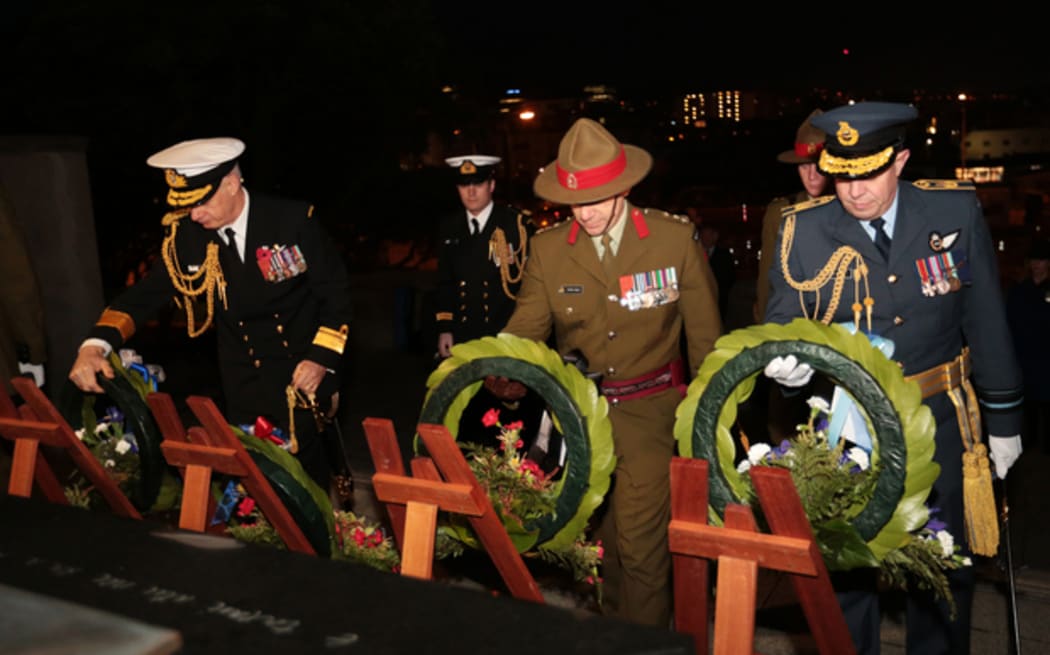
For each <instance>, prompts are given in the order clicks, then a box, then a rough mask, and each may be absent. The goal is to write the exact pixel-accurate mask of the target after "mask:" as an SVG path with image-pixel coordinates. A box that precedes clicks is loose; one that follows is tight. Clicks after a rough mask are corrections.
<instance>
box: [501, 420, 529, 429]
mask: <svg viewBox="0 0 1050 655" xmlns="http://www.w3.org/2000/svg"><path fill="white" fill-rule="evenodd" d="M523 427H525V423H523V422H522V421H514V422H513V423H511V424H510V425H508V426H507V427H505V428H503V429H504V430H520V429H522V428H523Z"/></svg>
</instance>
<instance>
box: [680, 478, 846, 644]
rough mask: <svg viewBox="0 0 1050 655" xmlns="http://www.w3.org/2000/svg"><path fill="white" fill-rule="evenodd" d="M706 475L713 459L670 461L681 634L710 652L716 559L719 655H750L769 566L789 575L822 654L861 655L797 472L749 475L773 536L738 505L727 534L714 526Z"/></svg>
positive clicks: (728, 513) (731, 507) (731, 508)
mask: <svg viewBox="0 0 1050 655" xmlns="http://www.w3.org/2000/svg"><path fill="white" fill-rule="evenodd" d="M707 473H708V462H707V461H706V460H703V459H691V458H682V457H675V458H673V459H672V461H671V524H670V526H669V527H668V545H669V547H670V550H671V557H672V561H673V567H674V589H675V626H676V629H677V630H678V631H679V632H686V633H689V634H692V635H693V639H694V643H695V645H696V652H697V653H698V655H699V654H704V653H707V648H708V618H707V589H708V586H707V585H708V578H707V566H708V564H707V562H706V561H705V560H717V562H718V583H717V587H716V588H717V590H718V591H717V598H716V602H715V625H714V628H715V630H714V652H715V655H730V654H734V655H735V654H741V653H742V654H746V655H751V653H753V652H754V640H755V592H756V586H757V579H758V567H759V566H762V567H763V568H767V569H774V570H777V571H784V572H786V573H788V574H789V577H790V579H791V581H792V583H793V584H794V587H795V593H796V595H797V596H798V599H799V602H800V604H801V605H802V610H803V612H804V613H805V616H806V621H807V623H808V624H809V628H810V631H811V632H812V634H813V638H814V641H815V642H816V645H817V649H818V651H819V652H820V653H823V654H825V655H831V654H832V653H834V654H836V655H837V654H839V653H843V654H853V653H855V652H856V650H855V648H854V646H853V641H852V639H851V638H850V635H849V630H848V629H847V627H846V621H845V619H844V618H843V616H842V610H841V608H840V607H839V604H838V602H837V601H836V599H835V594H834V591H833V590H832V587H831V580H830V578H829V577H828V571H827V568H826V567H825V565H824V559H823V557H821V554H820V549H819V548H818V546H817V543H816V541H815V540H814V539H813V531H812V528H811V527H810V525H809V520H808V519H807V518H806V514H805V511H804V510H803V509H802V501H801V500H800V499H799V496H798V490H796V489H795V485H794V483H793V482H792V481H791V473H790V472H789V471H787V470H784V469H775V468H772V467H767V466H757V467H753V468H752V469H751V471H750V475H751V481H752V484H753V485H754V487H755V492H756V494H757V495H758V499H759V502H760V503H761V505H762V511H763V513H764V515H765V516H766V519H767V521H768V522H769V526H770V529H771V530H772V534H762V533H759V532H758V527H757V525H756V523H755V518H754V515H753V514H752V513H751V508H750V507H748V506H746V505H739V504H733V503H729V504H727V505H726V508H725V516H724V524H725V525H724V527H721V528H719V527H715V526H711V525H708V524H707V504H708V494H707ZM700 558H703V559H700Z"/></svg>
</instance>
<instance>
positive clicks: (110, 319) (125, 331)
mask: <svg viewBox="0 0 1050 655" xmlns="http://www.w3.org/2000/svg"><path fill="white" fill-rule="evenodd" d="M95 325H97V326H99V327H108V328H113V329H114V330H116V331H117V332H120V338H121V339H123V340H124V341H127V340H128V339H130V338H131V335H133V334H135V321H134V319H132V318H131V316H129V315H128V314H125V313H124V312H118V311H117V310H115V309H109V308H108V307H107V308H106V309H105V310H103V312H102V316H99V317H98V322H97V323H95Z"/></svg>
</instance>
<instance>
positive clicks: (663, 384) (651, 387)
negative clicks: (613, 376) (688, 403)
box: [599, 358, 685, 405]
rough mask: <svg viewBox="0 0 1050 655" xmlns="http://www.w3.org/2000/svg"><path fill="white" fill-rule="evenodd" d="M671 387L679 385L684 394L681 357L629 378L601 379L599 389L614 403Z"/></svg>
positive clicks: (683, 370) (683, 368)
mask: <svg viewBox="0 0 1050 655" xmlns="http://www.w3.org/2000/svg"><path fill="white" fill-rule="evenodd" d="M671 387H679V388H680V389H679V391H680V392H682V394H683V395H685V394H684V391H685V365H684V364H683V363H682V359H681V358H678V359H676V360H674V361H673V362H670V363H668V364H667V365H665V366H661V367H660V368H658V369H656V370H655V371H649V372H648V373H646V374H645V375H639V376H638V377H636V378H631V379H630V380H618V381H616V382H607V381H603V382H602V384H601V386H600V387H599V389H600V391H601V392H602V395H603V396H605V397H606V398H608V399H609V402H610V403H612V404H613V405H615V404H617V403H621V402H624V401H627V400H634V399H636V398H644V397H646V396H651V395H653V394H654V393H660V392H661V391H666V390H667V389H670V388H671Z"/></svg>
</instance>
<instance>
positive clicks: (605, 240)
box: [602, 233, 616, 278]
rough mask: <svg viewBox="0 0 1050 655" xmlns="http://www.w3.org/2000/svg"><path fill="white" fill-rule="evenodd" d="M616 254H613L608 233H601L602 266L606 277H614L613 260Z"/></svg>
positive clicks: (614, 266) (614, 267)
mask: <svg viewBox="0 0 1050 655" xmlns="http://www.w3.org/2000/svg"><path fill="white" fill-rule="evenodd" d="M615 258H616V255H615V254H613V249H612V238H610V237H609V235H608V233H606V234H603V235H602V268H604V269H605V275H606V277H612V278H614V277H616V262H614V261H613V260H614V259H615Z"/></svg>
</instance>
